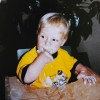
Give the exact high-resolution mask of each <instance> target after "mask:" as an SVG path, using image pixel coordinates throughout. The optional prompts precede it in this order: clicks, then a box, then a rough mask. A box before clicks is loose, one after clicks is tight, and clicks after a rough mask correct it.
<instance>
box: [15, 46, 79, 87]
mask: <svg viewBox="0 0 100 100" xmlns="http://www.w3.org/2000/svg"><path fill="white" fill-rule="evenodd" d="M37 56H38V53H37V50H36V47H34V48H32V49H31V50H30V51H28V52H27V53H26V54H25V55H24V56H23V57H22V59H21V60H20V62H19V64H18V67H17V71H16V72H17V76H18V78H19V79H20V80H21V81H22V82H23V79H24V76H25V73H26V71H27V68H28V66H29V65H30V64H31V63H32V62H33V61H34V59H35V58H36V57H37ZM53 56H54V55H53ZM77 64H78V61H77V59H75V58H74V57H72V56H70V55H69V53H68V52H67V51H65V50H63V49H61V48H60V49H59V50H58V52H57V53H56V54H55V58H54V61H53V62H51V63H48V64H46V65H45V66H44V68H43V70H42V72H41V73H40V75H39V76H38V78H37V79H36V80H35V81H34V82H32V83H30V86H32V87H38V88H43V87H52V86H56V87H58V86H62V85H64V84H66V83H67V82H68V80H69V79H70V77H71V72H70V71H71V69H72V68H73V67H74V66H76V65H77Z"/></svg>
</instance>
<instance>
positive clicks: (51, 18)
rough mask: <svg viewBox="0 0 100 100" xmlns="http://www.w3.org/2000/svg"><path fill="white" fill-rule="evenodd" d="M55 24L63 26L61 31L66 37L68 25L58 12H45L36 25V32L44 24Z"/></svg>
mask: <svg viewBox="0 0 100 100" xmlns="http://www.w3.org/2000/svg"><path fill="white" fill-rule="evenodd" d="M48 24H50V25H55V26H61V27H63V28H64V30H62V32H61V33H63V34H64V37H65V38H67V36H68V32H69V25H68V23H67V21H66V19H65V18H64V17H63V15H62V14H60V13H47V14H45V15H44V16H43V17H42V18H41V19H40V22H39V25H38V33H39V32H40V31H41V28H44V27H45V26H46V25H48Z"/></svg>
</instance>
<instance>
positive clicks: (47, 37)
mask: <svg viewBox="0 0 100 100" xmlns="http://www.w3.org/2000/svg"><path fill="white" fill-rule="evenodd" d="M60 32H61V29H60V28H59V27H55V26H51V25H48V26H46V27H44V28H42V29H41V31H40V33H39V34H38V44H37V48H38V50H40V51H47V52H49V53H50V54H54V53H56V52H57V51H58V49H59V48H60V47H61V46H63V44H64V43H65V41H66V40H65V39H64V36H63V35H62V34H61V33H60Z"/></svg>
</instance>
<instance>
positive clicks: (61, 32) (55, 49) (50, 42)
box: [17, 13, 96, 88]
mask: <svg viewBox="0 0 100 100" xmlns="http://www.w3.org/2000/svg"><path fill="white" fill-rule="evenodd" d="M68 31H69V26H68V23H67V21H66V19H65V18H64V17H63V16H62V15H61V14H59V13H47V14H46V15H44V16H43V17H42V18H41V20H40V22H39V26H38V31H37V34H38V38H37V39H38V41H37V46H36V47H34V48H32V49H31V50H30V51H29V52H27V53H26V54H25V55H24V56H23V57H22V59H21V60H20V62H19V64H18V67H17V76H18V78H19V79H20V80H21V81H22V82H23V83H25V84H30V86H32V87H38V88H43V87H58V86H62V85H65V84H66V83H68V80H69V79H70V77H71V72H70V70H71V69H72V68H73V67H75V72H76V73H77V74H78V76H77V78H78V79H79V78H82V79H83V80H84V83H85V84H86V83H89V84H95V82H96V78H95V77H94V76H92V75H91V74H90V73H89V72H88V70H87V68H86V67H85V66H83V65H82V64H81V63H79V62H78V60H77V59H75V58H74V57H72V56H70V55H69V54H68V52H67V51H65V50H63V49H61V48H60V47H61V46H63V45H64V43H65V42H66V41H67V38H68Z"/></svg>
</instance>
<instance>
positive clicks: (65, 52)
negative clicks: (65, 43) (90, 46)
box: [58, 48, 70, 55]
mask: <svg viewBox="0 0 100 100" xmlns="http://www.w3.org/2000/svg"><path fill="white" fill-rule="evenodd" d="M58 52H59V53H60V54H61V55H70V54H69V52H68V51H67V50H65V49H63V48H60V49H59V50H58Z"/></svg>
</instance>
